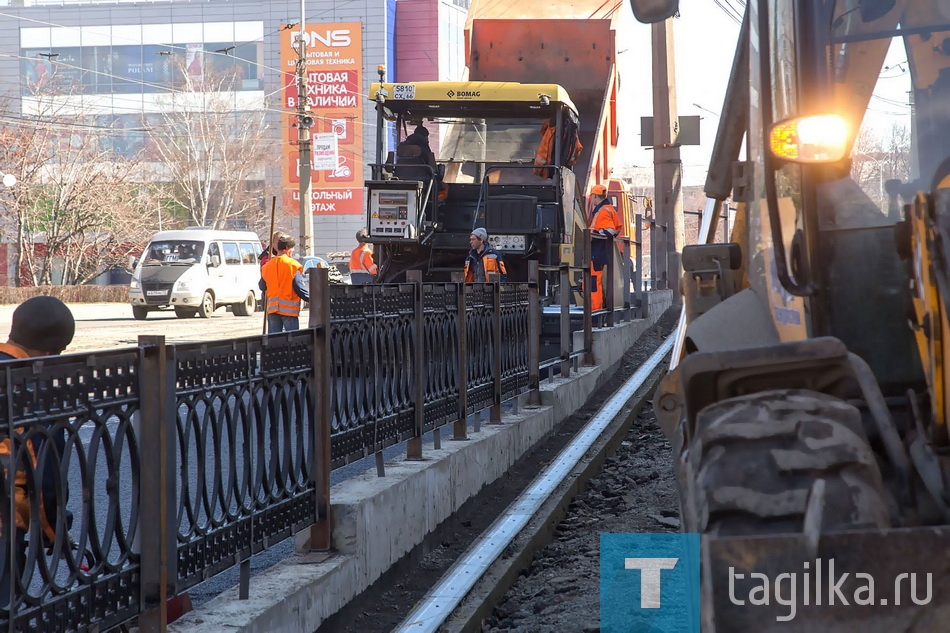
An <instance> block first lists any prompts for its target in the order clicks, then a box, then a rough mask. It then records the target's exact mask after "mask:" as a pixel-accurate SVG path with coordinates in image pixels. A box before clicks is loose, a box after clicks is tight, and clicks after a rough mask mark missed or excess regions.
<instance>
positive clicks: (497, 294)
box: [488, 281, 502, 424]
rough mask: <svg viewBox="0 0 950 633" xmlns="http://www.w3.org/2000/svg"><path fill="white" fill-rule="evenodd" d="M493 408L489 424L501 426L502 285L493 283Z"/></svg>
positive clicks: (496, 282)
mask: <svg viewBox="0 0 950 633" xmlns="http://www.w3.org/2000/svg"><path fill="white" fill-rule="evenodd" d="M491 287H492V313H491V331H492V406H491V411H490V413H489V415H490V417H489V421H488V423H489V424H501V346H502V340H501V284H500V283H499V282H498V281H495V282H493V283H492V286H491Z"/></svg>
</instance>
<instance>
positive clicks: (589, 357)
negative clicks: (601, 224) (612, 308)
mask: <svg viewBox="0 0 950 633" xmlns="http://www.w3.org/2000/svg"><path fill="white" fill-rule="evenodd" d="M581 266H583V267H584V364H585V365H593V364H594V319H593V316H592V315H591V305H590V302H591V287H590V284H591V274H590V229H584V255H583V257H582V258H581Z"/></svg>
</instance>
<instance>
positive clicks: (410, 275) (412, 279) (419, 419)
mask: <svg viewBox="0 0 950 633" xmlns="http://www.w3.org/2000/svg"><path fill="white" fill-rule="evenodd" d="M406 281H408V282H409V283H411V284H412V289H413V297H414V301H413V306H414V307H413V318H412V350H413V352H412V355H413V359H412V393H413V398H412V400H413V411H414V412H415V435H414V436H413V437H411V438H409V441H408V442H407V443H406V457H407V459H422V435H423V426H424V425H425V401H426V385H425V353H426V349H425V341H424V340H423V333H424V332H425V306H424V305H423V303H422V271H421V270H408V271H406Z"/></svg>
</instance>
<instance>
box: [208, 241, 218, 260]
mask: <svg viewBox="0 0 950 633" xmlns="http://www.w3.org/2000/svg"><path fill="white" fill-rule="evenodd" d="M212 257H217V258H218V261H221V250H220V249H219V248H218V243H217V242H211V244H209V245H208V261H209V262H210V261H211V258H212Z"/></svg>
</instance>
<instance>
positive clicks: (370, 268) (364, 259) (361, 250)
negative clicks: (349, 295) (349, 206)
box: [350, 229, 379, 285]
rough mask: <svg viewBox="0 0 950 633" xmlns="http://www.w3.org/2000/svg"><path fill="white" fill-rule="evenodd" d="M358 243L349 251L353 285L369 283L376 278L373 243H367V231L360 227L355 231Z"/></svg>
mask: <svg viewBox="0 0 950 633" xmlns="http://www.w3.org/2000/svg"><path fill="white" fill-rule="evenodd" d="M356 241H357V242H359V245H358V246H357V247H356V248H354V249H353V252H352V253H350V281H351V282H352V283H353V284H354V285H362V284H371V283H373V281H374V280H375V279H376V274H377V273H378V272H379V268H378V267H377V266H376V262H374V261H373V245H372V244H370V243H369V232H367V230H366V229H360V230H359V231H358V232H357V233H356Z"/></svg>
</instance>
